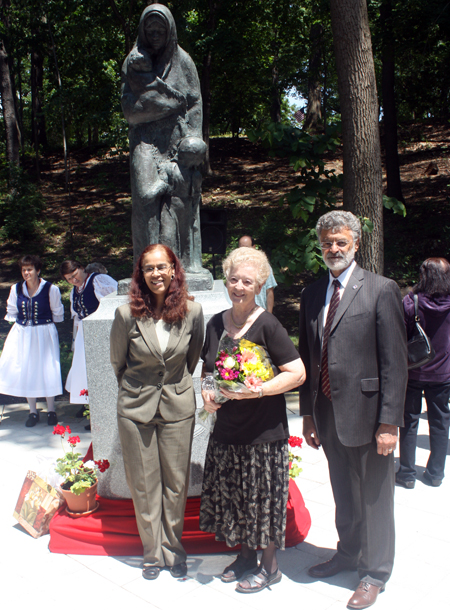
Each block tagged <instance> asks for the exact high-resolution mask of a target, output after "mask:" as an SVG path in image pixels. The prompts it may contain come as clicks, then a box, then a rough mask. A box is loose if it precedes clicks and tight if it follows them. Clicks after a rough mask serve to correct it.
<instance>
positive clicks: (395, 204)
mask: <svg viewBox="0 0 450 610" xmlns="http://www.w3.org/2000/svg"><path fill="white" fill-rule="evenodd" d="M383 206H384V207H385V208H386V209H387V210H392V211H393V212H394V214H400V216H403V218H404V217H405V216H406V208H405V204H404V203H402V202H401V201H399V200H398V199H396V198H395V197H388V196H387V195H383Z"/></svg>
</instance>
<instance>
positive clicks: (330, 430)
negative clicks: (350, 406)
mask: <svg viewBox="0 0 450 610" xmlns="http://www.w3.org/2000/svg"><path fill="white" fill-rule="evenodd" d="M317 419H318V421H317V424H318V433H319V438H320V442H321V443H322V446H323V449H324V452H325V455H326V457H327V460H328V469H329V472H330V481H331V487H332V490H333V495H334V501H335V503H336V529H337V531H338V535H339V542H338V546H337V551H338V553H339V554H340V555H341V556H342V558H343V560H344V561H345V562H347V563H348V564H349V566H350V567H354V568H355V569H356V568H357V569H358V573H359V577H360V580H363V581H366V582H368V583H370V584H372V585H376V586H378V587H381V586H383V585H384V584H385V583H386V582H387V581H388V580H389V577H390V575H391V572H392V568H393V564H394V552H395V528H394V488H395V482H394V476H395V475H394V455H393V454H391V455H388V456H384V455H378V453H377V445H376V441H375V439H374V440H373V441H372V442H371V443H369V444H368V445H362V446H360V447H346V446H344V445H343V444H342V443H341V442H340V440H339V439H338V436H337V433H336V425H335V421H334V413H333V406H332V404H331V402H330V401H329V400H328V398H327V397H326V396H324V394H322V392H320V394H319V401H318V418H317Z"/></svg>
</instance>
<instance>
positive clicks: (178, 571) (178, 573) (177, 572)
mask: <svg viewBox="0 0 450 610" xmlns="http://www.w3.org/2000/svg"><path fill="white" fill-rule="evenodd" d="M169 570H170V573H171V574H172V576H173V577H174V578H183V576H186V574H187V565H186V562H185V561H182V562H181V563H177V565H176V566H170V568H169Z"/></svg>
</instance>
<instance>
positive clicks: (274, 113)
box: [270, 55, 281, 123]
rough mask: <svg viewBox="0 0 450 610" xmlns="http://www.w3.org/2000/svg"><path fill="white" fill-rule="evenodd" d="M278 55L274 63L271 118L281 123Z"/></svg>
mask: <svg viewBox="0 0 450 610" xmlns="http://www.w3.org/2000/svg"><path fill="white" fill-rule="evenodd" d="M277 64H278V55H275V57H274V59H273V65H272V104H271V106H270V120H271V121H272V123H281V100H280V92H279V90H278V80H279V79H278V65H277Z"/></svg>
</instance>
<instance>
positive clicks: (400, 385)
mask: <svg viewBox="0 0 450 610" xmlns="http://www.w3.org/2000/svg"><path fill="white" fill-rule="evenodd" d="M328 278H329V276H328V274H327V275H326V276H325V277H323V278H322V279H320V280H318V281H317V282H315V283H314V284H312V285H311V286H308V287H307V288H305V290H304V291H303V294H302V300H301V307H300V333H299V335H300V336H299V351H300V356H301V358H302V360H303V362H304V364H305V367H306V375H307V379H306V383H305V384H304V385H302V386H301V388H300V414H301V415H312V416H313V417H314V418H315V420H316V427H317V418H316V415H317V414H316V412H315V410H316V406H317V396H318V392H319V389H320V387H319V383H320V373H321V359H322V334H323V313H324V306H325V296H326V291H327V287H328ZM328 370H329V375H330V388H331V397H332V403H333V411H334V415H335V421H336V430H337V434H338V437H339V440H340V441H341V443H342V444H343V445H346V446H348V447H357V446H360V445H365V444H367V443H370V442H371V441H372V439H373V438H374V434H375V432H376V430H377V428H378V426H379V424H381V423H384V424H392V425H395V426H402V425H403V408H404V400H405V392H406V383H407V378H408V371H407V353H406V333H405V324H404V322H403V310H402V300H401V295H400V290H399V288H398V286H397V284H396V283H395V282H393V281H392V280H388V279H386V278H385V277H382V276H380V275H376V274H374V273H370V272H369V271H365V270H363V269H361V267H358V266H356V267H355V269H354V271H353V273H352V275H351V277H350V279H349V282H348V284H347V287H346V289H345V291H344V294H343V296H342V299H341V302H340V303H339V307H338V309H337V311H336V315H335V318H334V320H333V325H332V328H331V331H330V336H329V339H328ZM319 435H320V434H319Z"/></svg>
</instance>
